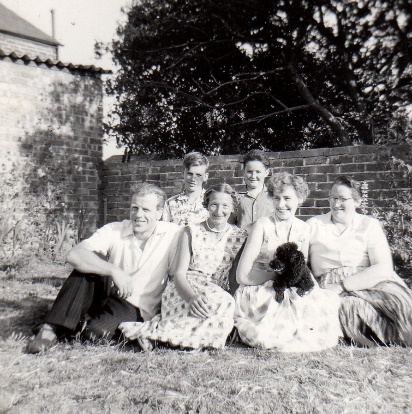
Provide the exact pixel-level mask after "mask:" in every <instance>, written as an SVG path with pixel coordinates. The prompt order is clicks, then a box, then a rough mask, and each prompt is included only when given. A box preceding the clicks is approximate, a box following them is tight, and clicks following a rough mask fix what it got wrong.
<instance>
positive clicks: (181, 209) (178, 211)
mask: <svg viewBox="0 0 412 414" xmlns="http://www.w3.org/2000/svg"><path fill="white" fill-rule="evenodd" d="M204 194H205V190H204V189H203V190H202V193H201V194H200V195H199V197H198V198H197V199H196V200H195V201H194V202H193V203H191V204H190V203H189V197H188V196H187V195H186V194H185V193H184V192H183V193H180V194H177V195H175V196H173V197H170V198H169V199H168V200H167V201H166V205H165V208H164V210H163V216H162V220H163V221H170V222H172V223H175V224H177V225H178V226H180V227H183V226H187V225H189V224H192V223H196V224H197V223H201V222H202V221H205V220H206V219H207V218H208V217H209V212H208V211H207V209H206V208H205V207H204V206H203V196H204Z"/></svg>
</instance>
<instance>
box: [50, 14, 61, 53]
mask: <svg viewBox="0 0 412 414" xmlns="http://www.w3.org/2000/svg"><path fill="white" fill-rule="evenodd" d="M50 13H51V24H52V36H53V38H54V39H56V22H55V15H54V13H55V11H54V9H51V10H50ZM56 59H57V60H59V46H56Z"/></svg>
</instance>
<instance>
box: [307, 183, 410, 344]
mask: <svg viewBox="0 0 412 414" xmlns="http://www.w3.org/2000/svg"><path fill="white" fill-rule="evenodd" d="M361 199H362V197H361V192H360V183H359V182H357V181H355V180H353V179H351V178H350V177H345V176H341V177H338V178H337V179H336V181H335V182H334V184H333V185H332V189H331V192H330V197H329V203H330V210H331V211H330V212H329V213H327V214H323V215H320V216H316V217H312V218H311V219H310V220H308V223H309V225H310V226H311V239H310V247H309V261H310V264H311V268H312V271H313V274H314V275H315V277H316V278H317V280H318V281H319V284H320V286H321V287H323V288H325V289H329V290H332V291H334V292H337V293H339V294H340V296H341V297H342V305H341V308H340V311H339V317H340V322H341V325H342V330H343V332H344V334H345V337H346V338H347V339H349V340H351V341H352V342H353V343H355V344H357V345H361V346H367V347H371V346H375V345H377V344H379V345H382V344H391V343H396V344H403V345H412V292H411V290H410V289H409V288H408V287H407V286H406V285H405V283H404V282H403V281H402V279H401V278H400V277H399V276H397V275H396V274H395V272H394V270H393V264H392V257H391V252H390V249H389V245H388V242H387V240H386V237H385V234H384V232H383V230H382V228H381V226H380V223H379V221H378V220H376V219H374V218H372V217H367V216H365V215H362V214H358V213H357V212H356V208H357V207H359V206H360V204H361Z"/></svg>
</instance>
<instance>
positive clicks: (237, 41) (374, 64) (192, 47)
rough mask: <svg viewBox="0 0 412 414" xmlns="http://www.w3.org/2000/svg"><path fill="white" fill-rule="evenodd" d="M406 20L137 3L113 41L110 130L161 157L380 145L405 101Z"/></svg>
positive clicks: (379, 12) (253, 4)
mask: <svg viewBox="0 0 412 414" xmlns="http://www.w3.org/2000/svg"><path fill="white" fill-rule="evenodd" d="M411 14H412V12H411V9H410V8H409V6H408V1H407V0H379V1H376V0H359V1H350V0H346V1H342V0H299V1H298V0H279V1H273V0H259V1H253V0H252V1H250V0H227V1H225V2H222V1H218V0H141V1H140V2H138V3H137V4H136V5H134V6H133V7H132V8H131V9H130V11H129V12H128V21H127V23H126V24H125V26H124V27H121V28H119V35H120V40H119V41H116V42H114V43H113V55H114V58H115V61H116V63H117V64H118V65H119V67H120V71H119V73H118V75H117V76H116V77H115V79H114V80H112V81H111V82H109V85H108V91H109V93H111V94H113V95H115V96H116V97H117V98H118V103H117V106H116V110H115V111H114V113H113V114H112V119H111V121H110V122H109V125H108V130H109V132H110V133H111V134H112V135H115V136H116V137H117V138H118V141H119V142H121V143H122V144H125V145H127V146H128V147H129V148H130V149H131V150H132V151H133V152H134V153H152V152H156V153H159V154H162V155H164V156H172V155H173V156H179V155H181V154H182V153H185V152H187V151H189V150H199V151H203V152H204V153H207V154H230V153H238V152H244V151H247V150H249V149H251V148H262V149H268V150H282V149H296V148H310V147H320V146H336V145H350V144H351V143H373V142H378V141H379V140H383V139H386V138H387V137H388V136H389V135H390V130H391V129H392V128H393V127H394V125H395V126H396V124H397V123H398V124H399V123H402V122H403V123H405V119H406V118H405V117H406V111H407V108H408V105H410V104H411V101H412V96H411V94H412V92H411V88H410V86H409V85H410V81H411V79H412V68H411V52H412V47H411V36H412V16H411ZM392 136H393V134H392Z"/></svg>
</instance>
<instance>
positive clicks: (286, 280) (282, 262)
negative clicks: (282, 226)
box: [269, 243, 315, 303]
mask: <svg viewBox="0 0 412 414" xmlns="http://www.w3.org/2000/svg"><path fill="white" fill-rule="evenodd" d="M269 266H270V267H271V268H272V269H274V270H277V271H279V273H277V275H276V276H275V280H274V282H273V289H274V290H275V291H276V301H277V302H279V303H281V302H282V301H283V298H284V293H285V290H286V289H287V288H291V287H296V288H297V291H296V293H297V294H298V295H299V296H303V295H305V293H307V292H309V291H311V290H312V288H313V287H314V285H315V284H314V282H313V279H312V277H311V275H310V270H309V268H308V266H307V265H306V261H305V256H304V255H303V253H302V252H301V251H299V250H298V246H297V244H296V243H283V244H281V245H280V246H279V247H278V248H277V249H276V252H275V256H274V259H273V260H272V261H271V262H270V263H269Z"/></svg>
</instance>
